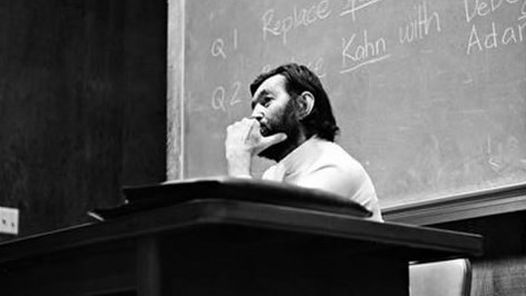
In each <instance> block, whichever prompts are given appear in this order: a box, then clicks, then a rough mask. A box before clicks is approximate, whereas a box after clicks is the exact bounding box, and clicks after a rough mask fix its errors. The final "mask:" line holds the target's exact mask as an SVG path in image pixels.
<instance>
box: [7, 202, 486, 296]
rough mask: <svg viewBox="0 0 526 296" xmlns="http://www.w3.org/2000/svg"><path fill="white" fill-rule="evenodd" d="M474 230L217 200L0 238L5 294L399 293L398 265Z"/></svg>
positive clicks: (477, 245) (445, 250)
mask: <svg viewBox="0 0 526 296" xmlns="http://www.w3.org/2000/svg"><path fill="white" fill-rule="evenodd" d="M481 252H482V239H481V237H480V236H478V235H472V234H465V233H458V232H451V231H444V230H436V229H430V228H423V227H415V226H408V225H401V224H393V223H378V222H372V221H368V220H364V219H363V218H356V217H352V216H348V215H342V214H333V213H328V212H322V211H314V210H309V209H298V208H293V207H287V206H279V205H269V204H262V203H255V202H247V201H232V200H225V199H207V200H192V201H187V202H184V203H182V204H177V205H172V206H167V207H162V208H158V209H151V210H148V211H144V212H136V213H133V214H130V215H127V216H123V217H119V218H115V219H113V220H110V221H105V222H99V223H93V224H87V225H82V226H78V227H74V228H69V229H64V230H59V231H55V232H52V233H46V234H42V235H37V236H33V237H28V238H23V239H18V240H13V241H9V242H6V243H2V244H0V254H1V255H0V272H1V276H0V284H1V286H2V291H3V292H5V293H6V295H34V294H39V295H114V296H116V295H153V296H155V295H243V294H250V295H408V262H409V261H414V260H419V261H428V260H437V259H444V258H451V257H458V256H472V255H478V254H481Z"/></svg>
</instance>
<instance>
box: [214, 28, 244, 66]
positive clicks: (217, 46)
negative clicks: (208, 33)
mask: <svg viewBox="0 0 526 296" xmlns="http://www.w3.org/2000/svg"><path fill="white" fill-rule="evenodd" d="M237 35H238V33H237V29H234V30H233V31H232V40H229V41H231V42H232V43H231V44H232V47H231V48H230V49H231V50H233V51H235V50H237V42H238V41H237V40H238V36H237ZM226 49H227V46H226V45H225V41H224V39H223V38H216V39H215V40H214V41H212V45H211V46H210V54H212V56H213V57H221V58H223V59H225V60H226V58H227V55H226Z"/></svg>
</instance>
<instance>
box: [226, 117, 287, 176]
mask: <svg viewBox="0 0 526 296" xmlns="http://www.w3.org/2000/svg"><path fill="white" fill-rule="evenodd" d="M286 138H287V135H286V134H284V133H278V134H274V135H271V136H268V137H264V136H263V135H261V131H260V124H259V121H257V120H256V119H249V118H243V119H242V120H241V121H238V122H235V123H233V124H232V125H230V126H228V128H227V130H226V140H225V150H226V160H227V162H228V175H230V176H250V165H251V160H252V157H253V156H254V155H257V154H259V153H260V152H261V151H263V150H265V149H267V148H268V147H270V146H272V145H274V144H277V143H279V142H282V141H284V140H285V139H286Z"/></svg>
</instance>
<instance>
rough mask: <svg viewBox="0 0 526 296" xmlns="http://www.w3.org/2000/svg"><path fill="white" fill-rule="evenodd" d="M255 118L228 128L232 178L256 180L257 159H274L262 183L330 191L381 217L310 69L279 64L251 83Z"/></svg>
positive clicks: (367, 182)
mask: <svg viewBox="0 0 526 296" xmlns="http://www.w3.org/2000/svg"><path fill="white" fill-rule="evenodd" d="M250 92H251V94H252V110H253V112H252V115H251V116H250V117H249V118H244V119H242V120H241V121H238V122H235V123H234V124H232V125H230V126H229V127H228V128H227V137H226V141H225V148H226V158H227V163H228V174H229V175H230V176H237V177H251V175H250V173H251V171H250V169H251V161H252V158H253V157H254V156H256V155H258V156H262V157H265V158H269V159H272V160H275V161H276V162H277V164H276V165H274V166H272V167H270V168H269V169H268V170H267V171H266V172H265V173H264V174H263V179H265V180H272V181H279V182H285V183H290V184H294V185H298V186H303V187H309V188H316V189H321V190H326V191H329V192H332V193H335V194H339V195H341V196H346V197H349V199H351V200H353V201H355V202H357V203H359V204H361V205H363V206H364V207H365V208H367V209H368V210H370V211H371V212H372V213H373V216H372V219H373V220H377V221H381V220H382V216H381V213H380V209H379V206H378V200H377V197H376V193H375V190H374V186H373V183H372V182H371V179H370V178H369V176H368V175H367V173H366V172H365V170H364V168H363V167H362V166H361V165H360V163H358V161H356V160H355V159H354V158H352V157H351V156H350V155H349V154H347V152H345V151H344V150H343V149H342V148H341V147H340V146H338V145H337V144H335V143H334V137H335V135H336V133H337V132H338V130H339V128H338V126H337V125H336V120H335V119H334V116H333V114H332V109H331V105H330V102H329V98H328V96H327V93H326V92H325V90H324V89H323V86H322V85H321V82H320V80H319V78H318V77H317V76H316V75H315V74H314V73H313V72H311V71H310V70H309V69H308V68H307V67H305V66H301V65H297V64H287V65H283V66H280V67H278V68H276V69H274V70H271V71H269V72H267V73H263V74H261V75H260V76H258V77H257V78H256V80H255V81H254V82H253V83H252V84H251V85H250Z"/></svg>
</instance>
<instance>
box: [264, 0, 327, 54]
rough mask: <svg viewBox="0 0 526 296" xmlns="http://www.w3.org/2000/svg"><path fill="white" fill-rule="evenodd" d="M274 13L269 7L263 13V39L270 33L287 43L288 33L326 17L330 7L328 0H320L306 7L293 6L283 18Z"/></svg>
mask: <svg viewBox="0 0 526 296" xmlns="http://www.w3.org/2000/svg"><path fill="white" fill-rule="evenodd" d="M275 14H276V10H275V9H269V10H267V11H266V12H265V13H264V14H263V17H262V21H263V27H262V30H263V40H267V38H268V37H267V36H268V35H269V34H270V35H274V36H278V37H281V38H282V42H283V44H287V36H288V34H289V33H291V32H292V31H293V30H296V29H298V28H299V27H301V26H304V27H308V26H310V25H312V24H314V23H316V22H318V21H320V20H323V19H326V18H327V17H329V16H330V15H331V9H330V7H329V0H322V1H320V2H318V3H317V4H313V5H311V6H309V7H307V8H298V7H296V6H294V8H293V9H292V13H291V14H289V15H287V16H285V17H283V18H275Z"/></svg>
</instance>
